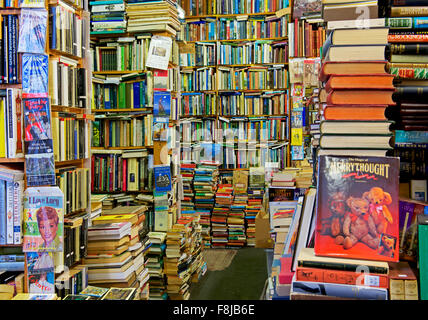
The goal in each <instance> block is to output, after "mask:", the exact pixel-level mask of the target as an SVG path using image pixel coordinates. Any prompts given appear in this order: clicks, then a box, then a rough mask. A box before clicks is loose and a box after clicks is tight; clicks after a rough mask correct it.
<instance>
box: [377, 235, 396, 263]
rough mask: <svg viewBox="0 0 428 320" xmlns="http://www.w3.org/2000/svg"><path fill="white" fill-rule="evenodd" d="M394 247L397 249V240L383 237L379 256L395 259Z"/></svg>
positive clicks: (386, 236)
mask: <svg viewBox="0 0 428 320" xmlns="http://www.w3.org/2000/svg"><path fill="white" fill-rule="evenodd" d="M394 247H395V238H393V237H391V236H388V235H382V238H381V242H380V246H379V254H380V255H383V256H387V257H390V258H393V257H394Z"/></svg>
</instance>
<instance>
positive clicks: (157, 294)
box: [146, 231, 168, 300]
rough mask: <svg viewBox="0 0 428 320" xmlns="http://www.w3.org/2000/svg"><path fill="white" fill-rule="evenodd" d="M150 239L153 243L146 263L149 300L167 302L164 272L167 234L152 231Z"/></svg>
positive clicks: (149, 235)
mask: <svg viewBox="0 0 428 320" xmlns="http://www.w3.org/2000/svg"><path fill="white" fill-rule="evenodd" d="M148 237H149V241H150V243H151V245H150V248H149V249H148V252H147V262H146V268H147V269H149V300H166V299H167V298H168V294H167V293H166V279H165V274H164V270H163V267H164V258H165V250H166V244H165V240H166V232H155V231H151V232H149V234H148Z"/></svg>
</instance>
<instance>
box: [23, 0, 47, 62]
mask: <svg viewBox="0 0 428 320" xmlns="http://www.w3.org/2000/svg"><path fill="white" fill-rule="evenodd" d="M47 19H48V12H47V10H45V9H26V8H24V9H21V15H20V29H19V40H18V44H19V45H18V52H25V53H39V54H40V53H44V52H45V43H46V26H47Z"/></svg>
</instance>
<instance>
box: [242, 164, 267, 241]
mask: <svg viewBox="0 0 428 320" xmlns="http://www.w3.org/2000/svg"><path fill="white" fill-rule="evenodd" d="M264 163H266V162H264ZM261 165H262V164H261V163H260V164H259V166H255V167H252V168H251V167H250V168H249V173H248V188H247V191H248V202H247V206H246V208H245V221H246V237H247V246H251V247H254V246H255V245H256V241H255V240H256V239H255V238H256V216H257V214H258V213H259V212H260V211H261V210H262V207H263V198H264V194H265V173H264V168H263V167H261Z"/></svg>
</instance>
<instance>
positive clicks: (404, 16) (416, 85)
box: [387, 5, 428, 131]
mask: <svg viewBox="0 0 428 320" xmlns="http://www.w3.org/2000/svg"><path fill="white" fill-rule="evenodd" d="M427 16H428V10H427V8H426V7H420V6H419V7H418V6H414V7H413V6H405V5H401V6H398V5H394V6H393V7H392V8H391V18H388V19H387V24H388V25H389V26H390V28H391V30H390V32H389V35H388V42H389V43H390V49H391V59H390V63H389V64H388V68H387V69H388V71H389V73H391V74H392V75H394V76H395V79H394V84H395V87H396V92H395V93H394V95H393V100H394V101H395V102H396V103H397V108H395V109H394V110H395V112H394V116H393V117H392V118H393V120H394V121H395V122H396V125H395V128H396V129H402V130H407V131H409V130H415V131H421V130H422V131H427V130H428V104H427V103H426V98H427V97H428V89H427V86H428V81H427V80H428V44H427V43H426V41H427V40H428V35H426V34H425V33H422V32H421V31H422V30H424V29H425V30H426V28H427V26H428V17H427Z"/></svg>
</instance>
